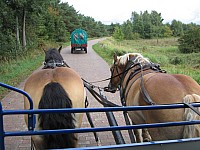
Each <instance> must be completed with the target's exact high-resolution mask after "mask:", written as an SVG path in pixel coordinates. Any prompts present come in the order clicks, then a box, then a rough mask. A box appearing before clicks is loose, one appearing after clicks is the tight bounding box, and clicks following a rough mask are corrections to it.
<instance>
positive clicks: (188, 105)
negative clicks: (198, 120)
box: [183, 103, 200, 116]
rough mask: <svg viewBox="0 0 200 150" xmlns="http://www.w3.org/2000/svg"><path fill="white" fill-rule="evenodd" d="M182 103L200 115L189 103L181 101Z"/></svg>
mask: <svg viewBox="0 0 200 150" xmlns="http://www.w3.org/2000/svg"><path fill="white" fill-rule="evenodd" d="M183 104H184V105H186V106H187V107H188V108H190V109H192V110H193V111H194V112H195V113H197V114H198V115H199V116H200V112H199V111H198V110H197V109H196V108H195V107H194V106H192V105H191V104H189V103H183Z"/></svg>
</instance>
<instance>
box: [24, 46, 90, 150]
mask: <svg viewBox="0 0 200 150" xmlns="http://www.w3.org/2000/svg"><path fill="white" fill-rule="evenodd" d="M61 48H62V47H60V48H59V49H58V50H57V49H55V48H51V49H49V50H47V51H46V50H45V63H44V67H43V69H41V70H39V71H36V72H35V73H33V74H32V75H31V76H30V77H29V78H28V79H27V81H26V83H25V86H24V90H25V91H26V92H27V93H28V94H29V95H30V96H31V98H32V100H33V104H34V109H59V108H72V107H73V108H83V107H84V101H85V98H86V92H85V88H84V84H83V81H82V79H81V77H80V76H79V75H78V73H76V72H75V71H74V70H73V69H71V68H69V67H68V66H67V64H66V63H65V61H64V60H63V57H62V56H61V54H60V51H61ZM29 107H30V106H29V103H28V100H27V99H26V97H25V98H24V108H25V109H29ZM82 117H83V114H82V113H79V114H73V113H42V114H39V115H36V130H55V129H74V128H76V127H80V126H81V123H82ZM25 121H26V124H27V125H28V116H27V115H25ZM31 140H32V142H33V143H34V146H35V148H36V149H53V148H69V147H76V146H77V140H78V139H77V134H74V133H70V134H64V133H63V134H50V135H34V136H32V137H31Z"/></svg>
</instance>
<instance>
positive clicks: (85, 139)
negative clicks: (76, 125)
mask: <svg viewBox="0 0 200 150" xmlns="http://www.w3.org/2000/svg"><path fill="white" fill-rule="evenodd" d="M100 40H101V39H100ZM98 41H99V40H92V41H89V42H88V53H87V54H85V53H84V52H83V51H77V52H76V53H75V54H71V51H70V47H66V48H64V49H63V50H62V52H61V54H62V56H63V57H64V59H65V60H66V62H67V64H68V65H69V66H70V67H71V68H73V69H74V70H75V71H77V72H78V73H79V74H80V75H81V77H82V78H84V79H85V80H87V81H88V82H92V81H97V80H101V79H105V78H108V77H109V76H110V72H109V66H108V64H107V63H106V62H105V61H104V60H103V59H102V58H101V57H99V56H98V55H97V54H96V53H95V52H94V51H93V50H92V45H93V44H95V43H97V42H98ZM107 84H108V82H101V83H98V84H95V85H97V86H100V87H105V86H107ZM23 85H24V82H23V83H21V84H20V86H19V88H21V89H22V88H23ZM105 94H106V97H107V98H108V99H109V100H112V101H113V102H114V103H117V104H120V102H119V95H118V93H116V94H109V93H105ZM87 96H88V100H89V107H103V106H102V105H101V104H99V103H98V102H97V101H96V100H95V99H94V98H93V97H92V96H91V94H90V93H87ZM2 103H3V108H4V109H9V110H10V109H23V97H22V96H21V95H20V94H18V93H15V92H10V93H9V94H8V95H7V96H6V97H5V98H4V99H3V100H2ZM114 114H115V117H116V119H117V122H118V123H119V125H124V119H123V116H122V113H120V112H118V113H114ZM91 116H92V119H93V121H94V124H95V126H96V127H105V126H108V121H107V118H106V115H105V113H92V114H91ZM82 127H83V128H85V127H90V125H89V123H88V121H87V119H86V115H85V116H84V120H83V123H82ZM4 129H5V130H6V131H19V130H20V131H22V130H26V125H25V122H24V119H23V116H22V115H15V116H5V117H4ZM123 135H125V136H127V133H126V132H125V131H123ZM99 137H100V140H101V144H102V145H113V144H115V141H114V138H113V136H112V133H111V132H100V133H99ZM126 142H127V143H129V141H128V140H126ZM5 143H6V146H5V148H6V150H14V149H17V150H19V149H20V150H29V149H30V137H29V136H28V137H6V138H5ZM88 146H96V142H95V140H94V136H93V134H92V133H81V134H79V147H88Z"/></svg>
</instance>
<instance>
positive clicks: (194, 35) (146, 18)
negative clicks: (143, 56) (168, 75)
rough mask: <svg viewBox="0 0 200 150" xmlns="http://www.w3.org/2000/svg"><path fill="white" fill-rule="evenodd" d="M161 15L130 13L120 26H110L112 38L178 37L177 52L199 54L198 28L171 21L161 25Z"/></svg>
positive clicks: (119, 39)
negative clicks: (128, 17) (129, 16)
mask: <svg viewBox="0 0 200 150" xmlns="http://www.w3.org/2000/svg"><path fill="white" fill-rule="evenodd" d="M163 21H164V19H163V18H162V16H161V13H158V12H156V11H151V13H149V12H148V11H144V12H140V14H138V13H137V12H132V15H131V18H130V19H129V20H127V21H126V22H124V23H123V24H122V25H120V24H111V26H112V29H114V30H113V37H114V38H115V39H116V40H118V41H121V40H124V39H125V40H135V39H153V38H156V39H157V42H158V39H159V38H168V37H178V38H179V39H178V42H179V46H178V48H179V50H180V51H181V52H183V53H192V52H200V26H199V25H197V24H195V23H189V24H184V23H182V22H181V21H177V20H172V22H171V24H170V23H165V24H164V23H163Z"/></svg>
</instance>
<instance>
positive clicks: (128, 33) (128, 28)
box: [122, 20, 134, 40]
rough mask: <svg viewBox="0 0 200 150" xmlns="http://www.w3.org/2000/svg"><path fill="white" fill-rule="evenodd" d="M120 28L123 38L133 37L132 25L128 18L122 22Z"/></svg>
mask: <svg viewBox="0 0 200 150" xmlns="http://www.w3.org/2000/svg"><path fill="white" fill-rule="evenodd" d="M122 30H123V33H124V38H125V39H126V40H132V39H134V37H133V27H132V23H131V21H130V20H127V21H126V22H124V23H123V25H122Z"/></svg>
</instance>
